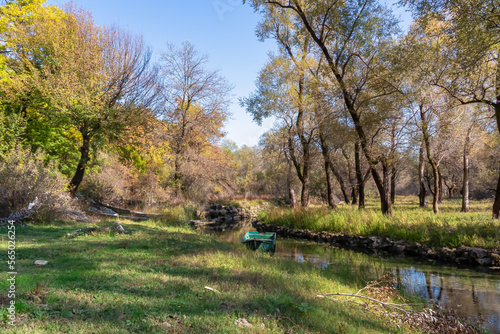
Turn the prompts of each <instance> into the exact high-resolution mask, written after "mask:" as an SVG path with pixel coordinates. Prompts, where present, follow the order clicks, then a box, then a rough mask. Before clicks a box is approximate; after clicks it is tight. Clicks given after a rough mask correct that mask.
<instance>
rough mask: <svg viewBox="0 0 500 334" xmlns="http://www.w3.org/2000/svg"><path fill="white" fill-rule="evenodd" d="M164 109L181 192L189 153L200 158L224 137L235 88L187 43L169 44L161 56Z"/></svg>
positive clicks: (178, 186)
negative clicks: (183, 168) (231, 96)
mask: <svg viewBox="0 0 500 334" xmlns="http://www.w3.org/2000/svg"><path fill="white" fill-rule="evenodd" d="M160 62H161V70H160V73H161V75H162V76H163V83H162V90H161V92H162V97H163V99H162V105H163V106H162V108H161V112H160V114H159V118H160V119H161V120H162V121H164V122H165V124H166V127H167V133H166V135H167V137H168V139H169V142H170V145H171V147H172V152H173V160H174V161H173V165H174V182H175V186H176V189H177V190H176V192H177V194H179V193H180V190H181V189H182V180H181V177H182V165H183V163H185V162H186V161H187V158H188V153H192V154H195V155H196V154H198V153H200V152H201V151H202V150H203V149H204V148H205V147H206V145H208V144H211V143H212V144H213V143H215V142H216V141H217V140H218V139H219V138H221V137H222V135H223V132H222V127H223V124H224V122H225V121H226V119H227V117H228V115H229V113H228V106H229V102H230V93H231V90H232V87H231V86H230V85H229V84H228V83H227V81H226V79H225V78H224V77H223V76H222V75H221V74H220V71H218V70H210V69H207V68H206V65H207V64H208V57H207V56H206V55H202V54H200V53H199V52H198V51H197V50H196V49H195V47H194V46H193V45H192V44H191V43H189V42H184V43H182V44H181V45H180V46H179V47H177V46H175V45H173V44H168V45H167V49H166V50H165V51H164V52H162V53H161V57H160Z"/></svg>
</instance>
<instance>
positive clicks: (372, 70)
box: [250, 0, 396, 215]
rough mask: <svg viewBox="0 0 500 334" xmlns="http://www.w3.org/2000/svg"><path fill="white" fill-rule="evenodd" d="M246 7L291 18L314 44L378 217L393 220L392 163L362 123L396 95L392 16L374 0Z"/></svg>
mask: <svg viewBox="0 0 500 334" xmlns="http://www.w3.org/2000/svg"><path fill="white" fill-rule="evenodd" d="M250 2H251V3H252V4H253V6H254V7H255V8H256V9H258V10H261V11H262V12H263V13H264V15H266V16H269V15H273V14H272V13H273V12H274V11H281V12H284V11H288V12H291V13H293V19H294V22H295V23H296V25H297V26H298V29H303V30H305V31H306V32H307V34H309V36H310V38H311V40H312V41H314V43H315V45H316V46H317V48H318V49H319V51H320V52H321V54H322V56H323V57H324V59H325V61H326V64H327V69H328V72H329V73H330V79H331V80H332V82H334V83H335V84H336V87H338V89H340V91H341V94H342V97H343V100H344V104H345V107H346V109H347V111H348V113H349V115H350V116H351V119H352V122H353V123H354V127H355V129H356V132H357V134H358V137H359V140H360V143H361V147H362V149H363V152H364V154H365V157H366V159H367V161H368V163H369V164H370V169H371V172H372V176H373V179H374V181H375V183H376V185H377V189H378V191H379V194H380V198H381V207H382V212H383V213H384V214H387V215H392V203H391V201H390V188H389V185H390V182H388V179H389V175H388V170H389V166H388V165H389V164H390V161H388V160H387V159H386V158H384V157H381V156H377V155H376V153H375V152H374V151H373V150H372V149H371V146H370V135H369V134H368V133H367V131H368V129H367V128H366V126H365V125H364V124H366V123H363V120H362V118H363V111H364V109H365V107H367V106H368V105H369V103H371V101H373V100H375V99H377V98H378V97H381V96H386V95H389V94H392V93H393V92H395V91H396V89H395V87H394V86H393V85H392V84H391V83H390V80H389V76H388V68H387V67H388V65H389V64H388V63H387V61H386V60H387V59H386V56H385V54H386V53H385V51H386V50H387V49H388V48H389V47H390V46H391V45H392V42H393V41H392V36H393V34H394V33H395V32H396V30H395V29H396V23H395V21H394V20H393V19H392V16H391V15H390V14H389V13H388V11H387V9H385V8H383V7H381V6H380V5H378V4H377V3H376V2H375V1H373V0H364V1H330V0H323V1H298V0H290V1H282V0H277V1H272V0H253V1H250ZM388 14H389V15H388ZM379 163H381V164H382V165H383V168H382V169H383V175H381V174H380V171H379V170H378V169H377V164H379Z"/></svg>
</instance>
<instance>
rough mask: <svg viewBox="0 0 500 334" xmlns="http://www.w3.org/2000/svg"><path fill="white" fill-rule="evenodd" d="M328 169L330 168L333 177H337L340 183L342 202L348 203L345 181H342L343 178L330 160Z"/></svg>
mask: <svg viewBox="0 0 500 334" xmlns="http://www.w3.org/2000/svg"><path fill="white" fill-rule="evenodd" d="M330 169H331V171H332V173H333V175H335V178H336V179H337V182H338V183H339V185H340V191H342V196H344V202H345V203H346V204H350V200H349V194H348V192H347V188H346V186H345V182H344V179H343V178H342V175H340V173H339V172H338V170H337V169H336V168H335V166H334V165H333V164H332V163H331V162H330Z"/></svg>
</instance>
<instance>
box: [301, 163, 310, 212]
mask: <svg viewBox="0 0 500 334" xmlns="http://www.w3.org/2000/svg"><path fill="white" fill-rule="evenodd" d="M300 205H301V206H302V207H303V208H304V209H307V207H308V206H309V172H308V173H307V174H306V173H304V179H303V181H302V192H301V194H300Z"/></svg>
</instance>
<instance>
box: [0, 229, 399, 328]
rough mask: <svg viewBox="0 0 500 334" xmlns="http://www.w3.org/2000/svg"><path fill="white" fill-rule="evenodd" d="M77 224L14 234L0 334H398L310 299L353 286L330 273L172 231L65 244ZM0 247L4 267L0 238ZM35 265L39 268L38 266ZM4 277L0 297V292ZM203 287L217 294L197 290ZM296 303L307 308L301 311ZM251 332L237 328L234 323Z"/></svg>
mask: <svg viewBox="0 0 500 334" xmlns="http://www.w3.org/2000/svg"><path fill="white" fill-rule="evenodd" d="M84 226H85V225H84V224H77V223H67V224H48V225H45V226H31V227H25V228H18V229H17V231H16V232H17V239H16V245H17V249H16V251H17V263H16V270H17V272H18V275H17V280H16V290H17V295H16V307H17V309H16V311H17V316H18V318H17V323H16V326H15V327H10V326H9V325H8V324H7V321H6V319H7V318H6V315H7V311H6V309H5V306H6V303H7V302H8V300H7V299H5V298H2V299H0V302H1V303H2V305H3V307H2V309H0V319H2V321H1V323H0V332H2V333H4V332H5V333H238V332H251V333H281V332H287V331H289V330H292V331H293V333H320V332H321V333H324V332H327V333H335V332H338V331H339V328H342V330H343V332H346V333H387V332H392V333H398V332H399V330H397V329H396V328H394V327H391V325H389V324H386V322H384V320H383V319H380V318H377V317H376V316H374V315H372V314H371V313H369V312H367V311H366V310H365V309H364V308H361V307H359V306H355V305H350V304H345V303H335V302H332V301H329V300H325V299H320V298H316V295H317V294H320V293H327V292H348V293H353V292H356V291H357V290H358V289H359V288H361V287H362V284H364V282H362V281H361V280H360V279H356V278H353V276H352V275H353V274H352V271H351V270H347V269H346V268H344V267H343V266H342V265H339V266H338V267H337V268H336V269H335V270H333V271H328V273H327V272H325V271H324V270H321V269H320V268H316V267H314V266H312V265H308V264H301V263H296V262H294V261H292V260H284V259H279V258H277V257H271V256H269V255H262V254H260V256H257V254H256V253H254V252H251V251H249V250H247V249H246V248H244V247H239V246H237V245H236V246H235V245H232V244H229V243H224V242H221V241H219V240H218V239H217V238H215V237H213V236H206V235H201V234H199V233H197V232H196V231H194V230H192V229H190V228H188V227H185V225H183V224H182V223H179V222H177V223H174V224H172V223H168V224H167V223H165V222H164V221H159V220H157V221H149V222H141V223H134V222H131V221H124V222H123V226H124V227H125V229H126V230H127V231H129V232H131V233H130V234H115V233H113V232H112V223H111V222H102V223H99V224H97V227H99V228H100V232H96V233H94V234H93V235H92V234H88V235H83V236H80V237H77V238H74V239H70V238H67V237H65V235H66V234H67V233H70V232H73V231H75V230H76V229H78V228H82V227H84ZM0 233H1V235H2V236H3V237H4V239H3V242H2V244H1V245H0V260H1V261H2V263H5V260H6V255H7V246H6V245H7V244H6V242H5V240H6V238H5V235H6V231H5V230H0ZM37 259H41V260H48V261H49V263H48V264H47V265H46V266H44V267H41V268H38V267H35V266H34V265H33V262H34V261H35V260H37ZM6 278H7V277H6V271H5V270H2V271H1V272H0V290H1V291H7V281H6ZM205 287H211V288H213V289H215V290H217V292H214V291H210V290H207V289H205ZM304 305H307V307H305V306H304ZM238 318H245V319H248V321H249V322H250V323H251V324H252V325H253V327H252V328H251V329H247V330H244V329H241V328H239V327H238V326H237V325H235V320H236V319H238Z"/></svg>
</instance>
